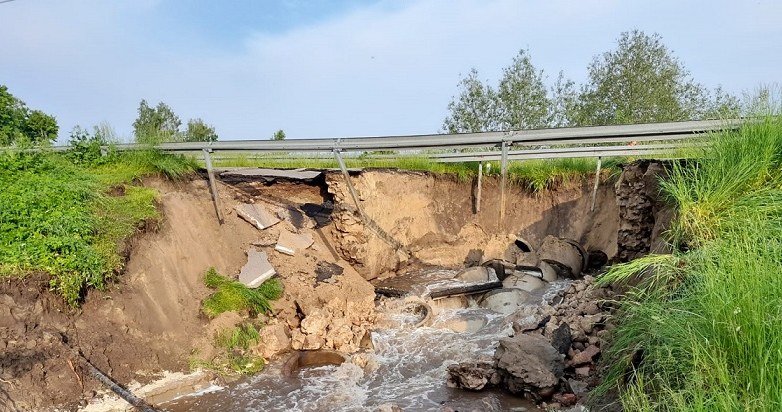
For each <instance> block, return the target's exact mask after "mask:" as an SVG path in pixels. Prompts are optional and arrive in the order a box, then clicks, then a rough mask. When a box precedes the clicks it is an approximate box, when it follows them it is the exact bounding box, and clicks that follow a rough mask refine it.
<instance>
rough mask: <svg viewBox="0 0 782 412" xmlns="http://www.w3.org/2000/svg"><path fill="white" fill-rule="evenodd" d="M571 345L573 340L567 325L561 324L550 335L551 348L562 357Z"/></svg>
mask: <svg viewBox="0 0 782 412" xmlns="http://www.w3.org/2000/svg"><path fill="white" fill-rule="evenodd" d="M572 343H573V340H572V339H571V336H570V326H569V325H568V324H567V323H565V322H562V324H561V325H559V327H558V328H556V329H555V330H554V332H553V333H552V334H551V346H553V347H554V349H556V350H557V352H559V353H561V354H562V355H567V352H568V350H569V349H570V345H571V344H572Z"/></svg>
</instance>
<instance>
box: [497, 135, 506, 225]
mask: <svg viewBox="0 0 782 412" xmlns="http://www.w3.org/2000/svg"><path fill="white" fill-rule="evenodd" d="M500 174H501V175H502V177H501V180H500V220H499V222H498V225H499V226H500V228H501V227H502V226H503V224H504V222H505V185H506V184H507V180H508V142H506V141H505V140H503V141H502V161H501V163H500Z"/></svg>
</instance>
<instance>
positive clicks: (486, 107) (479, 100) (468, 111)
mask: <svg viewBox="0 0 782 412" xmlns="http://www.w3.org/2000/svg"><path fill="white" fill-rule="evenodd" d="M458 87H459V96H458V97H453V98H451V102H450V103H448V111H449V112H450V114H449V115H448V116H447V117H446V118H445V121H444V122H443V129H444V130H445V131H446V132H448V133H475V132H485V131H493V130H498V119H497V115H496V113H497V97H496V92H495V91H494V90H493V89H492V88H491V87H490V86H488V85H484V84H483V82H482V81H481V80H480V79H479V78H478V70H476V69H471V70H470V73H469V74H468V75H467V77H464V78H463V79H461V80H460V81H459V86H458Z"/></svg>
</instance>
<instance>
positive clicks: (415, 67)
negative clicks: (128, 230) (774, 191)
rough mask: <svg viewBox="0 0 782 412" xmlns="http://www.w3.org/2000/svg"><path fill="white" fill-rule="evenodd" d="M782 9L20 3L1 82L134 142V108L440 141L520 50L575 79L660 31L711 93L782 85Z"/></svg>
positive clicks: (1, 43)
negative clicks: (465, 80)
mask: <svg viewBox="0 0 782 412" xmlns="http://www.w3.org/2000/svg"><path fill="white" fill-rule="evenodd" d="M780 22H782V1H778V0H759V1H722V0H714V1H684V0H655V1H642V0H637V1H635V0H634V1H619V0H550V1H527V0H420V1H407V0H368V1H359V0H334V1H327V0H310V1H306V0H279V1H272V0H257V1H252V0H234V1H219V0H189V1H185V0H112V1H107V0H14V1H10V2H6V3H0V84H4V85H6V86H8V88H9V90H10V92H11V93H13V94H14V95H15V96H17V97H19V98H20V99H22V100H23V101H25V102H26V103H27V105H28V106H29V107H31V108H33V109H40V110H43V111H44V112H47V113H49V114H52V115H54V116H55V117H56V118H57V120H58V123H59V125H60V142H65V141H66V140H67V136H68V133H69V131H70V130H71V129H72V128H73V127H74V126H75V125H81V126H82V127H92V126H93V125H96V124H99V123H102V122H108V123H109V124H111V125H112V126H113V127H114V129H115V130H116V132H117V134H118V135H119V136H120V137H121V138H124V139H125V140H128V139H130V138H131V136H132V130H133V129H132V123H133V120H134V119H135V118H136V116H137V109H138V105H139V102H140V101H141V99H146V100H147V101H149V102H150V103H152V104H156V103H157V102H159V101H163V102H165V103H166V104H168V105H169V106H171V107H172V108H173V110H174V111H175V112H176V113H177V114H178V115H179V116H180V117H181V118H182V121H183V123H186V122H187V119H190V118H202V119H203V120H204V121H206V122H207V123H209V124H211V125H213V126H214V127H215V128H216V130H217V133H218V134H219V136H220V140H238V139H267V138H270V137H271V136H272V134H273V133H274V132H275V131H276V130H278V129H282V130H284V131H285V133H286V135H287V136H288V137H289V138H305V137H307V138H312V137H347V136H378V135H403V134H423V133H436V132H439V131H440V130H441V127H442V123H443V119H444V118H445V116H446V115H447V105H448V102H449V101H450V100H451V98H452V96H454V95H455V94H456V93H457V92H458V91H457V83H458V82H459V79H460V78H461V76H462V75H464V74H466V73H467V72H468V71H469V70H470V69H471V68H473V67H474V68H476V69H477V70H478V72H479V75H480V77H481V78H482V79H484V80H486V81H488V82H490V83H492V84H496V82H497V80H498V78H499V77H500V75H501V72H502V68H503V67H505V66H507V65H509V64H510V62H511V60H512V58H513V57H514V56H515V55H516V54H517V53H518V51H519V50H520V49H527V50H529V52H530V54H531V56H532V61H533V63H534V64H535V65H536V66H537V67H538V68H540V69H543V70H544V72H545V73H546V75H547V76H548V80H549V82H553V81H554V80H555V78H556V76H557V74H558V73H559V71H560V70H562V71H563V72H564V74H565V75H566V76H567V77H569V78H571V79H573V80H574V81H576V82H577V83H581V82H583V81H585V80H586V76H587V66H588V64H589V63H590V62H591V61H592V59H593V58H594V56H595V55H598V54H600V53H603V52H606V51H609V50H611V49H612V48H614V46H615V44H616V40H617V38H618V37H619V35H620V34H621V33H622V32H623V31H628V30H633V29H639V30H642V31H644V32H646V33H647V34H652V33H658V34H660V35H661V36H662V38H663V42H664V43H665V44H666V45H667V46H668V47H669V48H670V49H671V50H672V51H673V53H674V55H675V56H676V57H678V58H679V59H680V60H681V61H682V62H683V63H684V65H685V67H686V68H687V69H688V70H689V71H690V73H691V74H692V76H693V77H694V78H695V80H696V81H698V82H701V83H703V84H704V85H706V86H708V87H716V86H718V85H721V86H722V87H723V88H724V89H725V90H727V91H729V92H731V93H734V94H737V95H741V94H742V93H743V92H746V91H750V92H751V91H752V90H754V89H756V88H757V87H758V86H760V85H763V84H773V83H777V84H778V83H779V82H781V81H782V76H780V74H782V24H780Z"/></svg>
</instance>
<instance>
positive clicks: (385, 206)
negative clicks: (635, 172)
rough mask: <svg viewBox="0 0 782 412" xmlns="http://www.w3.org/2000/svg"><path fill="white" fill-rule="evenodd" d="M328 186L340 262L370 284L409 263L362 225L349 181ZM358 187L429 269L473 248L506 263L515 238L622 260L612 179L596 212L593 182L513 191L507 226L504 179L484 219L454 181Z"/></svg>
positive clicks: (381, 180) (386, 226) (385, 177)
mask: <svg viewBox="0 0 782 412" xmlns="http://www.w3.org/2000/svg"><path fill="white" fill-rule="evenodd" d="M326 180H327V183H328V190H329V192H330V193H332V194H333V195H334V203H335V213H334V215H333V219H334V223H335V224H334V235H333V237H334V239H335V242H336V248H337V250H338V251H339V252H340V255H341V256H342V257H343V258H344V259H345V260H347V261H349V262H350V263H351V264H353V266H354V267H355V268H356V270H358V271H359V272H360V273H361V274H362V275H364V276H365V277H366V278H368V279H371V278H374V277H377V276H379V275H383V274H388V273H391V272H393V271H394V270H396V269H397V268H398V267H399V266H400V265H403V264H404V263H406V262H405V257H404V255H403V254H401V253H398V252H397V251H395V249H394V247H392V245H390V244H389V242H387V241H386V240H384V239H382V238H381V237H380V236H377V235H376V234H375V233H374V232H373V231H372V230H369V229H367V228H366V227H365V225H364V224H362V222H361V219H360V218H359V216H358V215H357V214H356V213H355V206H354V205H353V201H352V198H351V197H350V195H349V192H348V190H347V186H346V184H345V183H344V179H343V177H342V175H341V174H337V173H334V174H329V175H328V176H327V178H326ZM352 182H353V185H354V186H355V188H356V191H357V192H358V195H359V198H360V202H361V207H362V208H363V209H364V211H365V212H366V214H367V215H368V216H369V217H370V218H371V219H372V220H373V221H374V222H375V223H376V224H377V226H378V227H380V228H381V229H382V230H383V231H384V232H385V233H387V234H389V235H390V236H391V237H393V239H395V240H396V241H398V242H400V243H401V244H402V245H403V246H404V247H405V248H406V249H407V250H409V251H411V252H412V253H413V255H414V256H415V257H416V258H417V259H420V261H421V262H423V263H426V264H432V265H441V266H457V265H460V264H462V262H463V261H464V259H465V257H466V256H467V254H468V253H469V251H470V250H472V249H481V250H483V251H484V254H485V255H486V256H494V257H501V256H502V254H503V252H504V251H505V250H506V248H507V247H508V245H509V244H510V243H512V241H513V240H515V236H521V237H523V238H524V239H526V240H527V241H529V242H530V243H531V244H532V245H533V247H537V246H539V244H540V241H541V240H542V239H543V237H544V236H546V235H555V236H562V237H568V238H572V239H575V240H577V241H579V242H580V243H581V244H583V245H585V246H586V247H587V248H594V249H600V250H602V251H604V252H606V253H607V254H608V256H609V257H612V256H614V255H615V254H616V253H617V248H616V245H617V237H616V236H617V229H618V227H619V209H618V206H617V202H616V198H615V195H614V187H613V181H612V180H607V181H603V182H601V184H600V186H599V188H598V192H597V199H596V204H595V210H594V211H592V210H591V192H592V187H593V185H594V182H593V181H592V180H591V179H584V180H583V181H582V182H580V183H577V184H572V185H569V186H566V187H561V188H557V189H554V190H550V191H546V192H544V193H540V194H532V193H529V192H528V191H525V190H523V189H522V188H520V187H518V186H512V185H509V186H508V188H507V193H506V199H507V200H506V212H505V213H506V215H505V221H504V222H503V223H502V224H500V222H498V220H499V207H500V201H499V198H500V190H499V180H498V179H485V180H484V182H483V188H482V199H481V210H480V212H477V213H475V212H474V208H473V205H474V190H473V186H472V184H471V183H460V182H456V181H455V180H453V179H449V178H447V177H442V176H435V175H431V174H427V173H415V172H402V171H365V172H363V173H361V174H360V175H358V176H353V177H352ZM509 236H511V239H510V240H509Z"/></svg>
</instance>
